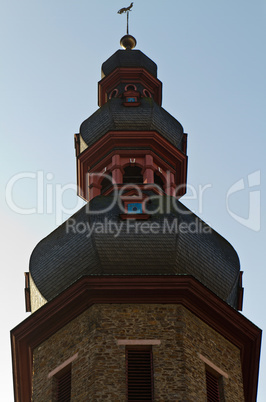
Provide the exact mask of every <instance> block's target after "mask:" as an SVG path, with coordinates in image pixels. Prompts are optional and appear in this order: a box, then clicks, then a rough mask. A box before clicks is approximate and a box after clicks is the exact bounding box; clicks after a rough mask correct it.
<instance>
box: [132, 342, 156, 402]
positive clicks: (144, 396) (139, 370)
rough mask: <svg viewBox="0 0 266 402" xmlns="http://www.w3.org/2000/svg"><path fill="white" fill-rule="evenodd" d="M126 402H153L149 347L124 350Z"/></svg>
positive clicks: (151, 364) (151, 365) (151, 366)
mask: <svg viewBox="0 0 266 402" xmlns="http://www.w3.org/2000/svg"><path fill="white" fill-rule="evenodd" d="M126 373H127V401H128V402H137V401H138V402H140V401H150V402H153V400H154V399H153V363H152V348H151V347H140V346H138V347H128V348H126Z"/></svg>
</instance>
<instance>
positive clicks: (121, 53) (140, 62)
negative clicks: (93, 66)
mask: <svg viewBox="0 0 266 402" xmlns="http://www.w3.org/2000/svg"><path fill="white" fill-rule="evenodd" d="M117 67H144V68H145V69H146V70H147V71H148V72H150V73H151V74H152V75H153V76H154V77H156V78H157V65H156V63H154V61H152V60H151V59H150V58H149V57H148V56H146V55H145V54H144V53H142V52H141V51H140V50H117V51H116V52H115V53H114V54H113V55H112V56H111V57H109V59H107V60H106V61H105V62H104V63H103V64H102V77H105V76H107V75H109V74H110V73H111V72H112V71H113V70H115V68H117Z"/></svg>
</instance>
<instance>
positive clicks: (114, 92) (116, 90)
mask: <svg viewBox="0 0 266 402" xmlns="http://www.w3.org/2000/svg"><path fill="white" fill-rule="evenodd" d="M117 95H118V89H117V88H116V89H114V90H113V91H112V92H111V93H110V95H109V99H112V98H116V97H117Z"/></svg>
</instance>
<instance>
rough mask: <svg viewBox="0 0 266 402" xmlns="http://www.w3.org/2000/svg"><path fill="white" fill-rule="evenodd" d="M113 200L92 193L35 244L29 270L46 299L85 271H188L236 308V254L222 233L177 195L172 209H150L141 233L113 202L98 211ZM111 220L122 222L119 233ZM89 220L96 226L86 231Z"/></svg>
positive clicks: (95, 272)
mask: <svg viewBox="0 0 266 402" xmlns="http://www.w3.org/2000/svg"><path fill="white" fill-rule="evenodd" d="M169 200H170V201H172V200H175V199H174V198H173V197H168V196H161V199H160V201H163V203H164V205H168V203H169ZM111 202H112V197H110V196H99V197H95V198H94V199H93V200H91V201H90V203H88V204H87V205H85V206H84V207H83V208H82V209H81V210H80V211H78V212H77V213H76V214H75V215H73V216H72V217H71V218H70V219H68V220H67V221H66V222H65V223H64V224H63V225H61V226H60V227H58V228H57V229H56V230H55V231H54V232H52V233H51V234H50V235H48V236H47V237H46V238H45V239H43V240H42V241H41V242H40V243H39V244H38V245H37V246H36V248H35V249H34V251H33V253H32V255H31V259H30V273H31V275H32V278H33V280H34V282H35V284H36V286H37V288H38V289H39V291H40V292H41V294H42V295H43V297H45V299H46V300H48V301H50V300H52V299H53V298H55V297H56V296H57V295H58V294H60V293H61V292H62V291H64V290H65V289H66V288H68V287H69V286H70V285H71V284H73V283H74V282H75V281H77V280H78V279H79V278H81V277H82V276H84V275H88V276H90V275H129V276H132V275H192V276H193V277H195V278H196V279H197V280H199V281H200V282H201V283H202V284H203V285H205V286H206V287H207V288H209V289H210V290H211V291H213V292H214V293H215V294H216V295H218V296H219V297H220V298H222V299H223V300H225V301H226V302H227V303H228V304H230V305H231V306H233V307H235V308H237V296H238V283H239V272H240V266H239V259H238V256H237V253H236V252H235V250H234V249H233V247H232V246H231V245H230V244H229V243H228V242H227V241H226V240H225V239H224V238H223V237H222V236H220V235H219V234H218V233H217V232H215V231H214V230H212V229H211V228H210V227H209V226H208V225H207V224H205V223H204V222H202V221H201V220H200V219H199V218H198V217H197V216H196V215H195V214H193V213H192V212H191V211H189V210H188V209H187V208H186V207H185V206H184V205H183V204H181V203H180V202H179V201H177V200H175V203H176V204H175V206H172V207H171V208H170V210H167V211H166V209H165V208H162V211H161V212H157V213H156V214H151V217H150V219H149V220H147V221H145V224H146V230H145V233H143V231H142V230H138V229H137V227H134V223H133V222H132V221H128V220H126V221H123V220H121V218H120V216H119V215H120V213H121V211H120V209H119V206H118V204H117V203H116V204H115V205H114V206H113V208H112V209H111V210H109V211H107V212H105V213H98V211H100V210H104V209H108V206H109V205H110V204H111ZM158 202H159V201H158V200H156V199H155V200H153V201H152V203H151V204H149V208H150V209H152V208H155V209H156V208H157V207H158ZM88 206H89V208H90V212H88V211H87V209H88ZM165 211H166V212H165ZM108 222H112V226H109V227H108ZM137 222H141V221H137ZM115 224H116V225H118V227H120V226H119V225H122V226H121V228H122V230H121V232H120V234H119V235H118V236H115V235H116V234H117V231H116V230H115V226H114V225H115ZM154 224H156V225H157V229H158V230H157V231H154V229H152V227H153V228H154V226H151V225H154ZM180 224H181V226H180ZM88 225H89V227H90V229H91V228H92V227H93V225H95V226H94V230H93V232H92V234H91V235H90V236H89V232H88V230H89V227H88ZM109 225H110V224H109ZM127 225H133V226H130V227H129V226H127ZM147 225H148V226H147ZM175 225H176V226H175ZM176 228H177V229H178V230H176ZM182 228H183V229H182ZM186 228H187V229H186ZM189 228H190V229H189ZM197 228H198V229H199V230H196V229H197ZM103 231H104V233H103ZM111 231H113V232H112V233H111Z"/></svg>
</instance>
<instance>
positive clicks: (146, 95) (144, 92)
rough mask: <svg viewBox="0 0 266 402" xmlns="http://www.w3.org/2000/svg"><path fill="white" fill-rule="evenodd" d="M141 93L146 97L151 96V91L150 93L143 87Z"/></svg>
mask: <svg viewBox="0 0 266 402" xmlns="http://www.w3.org/2000/svg"><path fill="white" fill-rule="evenodd" d="M143 95H144V96H145V97H146V98H151V93H150V91H148V90H147V89H143Z"/></svg>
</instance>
